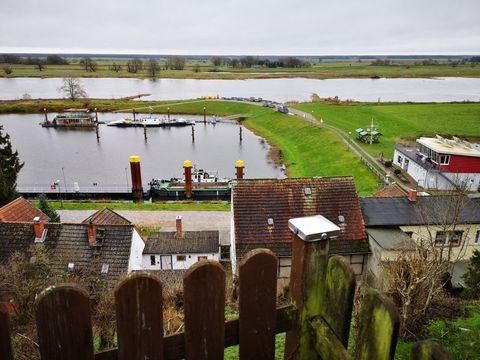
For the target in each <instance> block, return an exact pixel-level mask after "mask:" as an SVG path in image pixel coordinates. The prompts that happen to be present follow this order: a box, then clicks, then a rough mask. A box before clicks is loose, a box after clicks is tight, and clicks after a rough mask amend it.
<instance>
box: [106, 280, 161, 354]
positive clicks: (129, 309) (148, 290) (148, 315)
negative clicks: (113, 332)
mask: <svg viewBox="0 0 480 360" xmlns="http://www.w3.org/2000/svg"><path fill="white" fill-rule="evenodd" d="M115 310H116V318H117V333H118V359H119V360H144V359H150V360H162V359H163V358H164V356H163V349H164V347H163V297H162V284H161V282H160V280H159V279H158V278H157V277H156V276H154V275H151V274H132V275H130V276H128V277H127V278H126V279H125V280H123V281H121V282H120V283H119V284H118V285H117V287H116V288H115Z"/></svg>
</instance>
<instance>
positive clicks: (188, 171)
mask: <svg viewBox="0 0 480 360" xmlns="http://www.w3.org/2000/svg"><path fill="white" fill-rule="evenodd" d="M183 170H184V172H183V174H184V175H185V197H186V198H187V199H191V198H192V196H193V184H192V162H191V161H190V160H185V161H184V162H183Z"/></svg>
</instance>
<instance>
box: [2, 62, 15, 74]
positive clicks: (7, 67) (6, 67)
mask: <svg viewBox="0 0 480 360" xmlns="http://www.w3.org/2000/svg"><path fill="white" fill-rule="evenodd" d="M2 69H3V72H4V73H5V74H7V75H10V74H11V73H12V72H13V68H12V66H11V65H10V64H6V65H3V67H2Z"/></svg>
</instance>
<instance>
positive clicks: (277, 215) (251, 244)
mask: <svg viewBox="0 0 480 360" xmlns="http://www.w3.org/2000/svg"><path fill="white" fill-rule="evenodd" d="M312 215H323V216H324V217H326V218H327V219H328V220H330V221H332V222H333V223H335V224H336V225H337V226H339V227H340V229H341V233H340V235H339V236H338V238H335V239H332V240H331V241H330V251H329V252H330V253H331V254H334V255H342V256H345V257H347V258H348V259H349V260H350V263H351V264H352V266H353V269H354V271H355V273H356V274H357V275H361V274H362V273H363V267H364V264H365V262H366V260H367V256H368V254H369V253H370V250H369V247H368V241H367V234H366V232H365V226H364V223H363V218H362V213H361V209H360V203H359V200H358V196H357V192H356V190H355V184H354V181H353V178H352V177H314V178H296V179H295V178H288V179H243V180H237V182H236V185H235V186H234V188H233V191H232V222H231V224H232V230H231V260H232V269H233V271H235V269H236V266H237V263H238V261H239V260H240V259H241V258H242V257H243V256H244V255H245V254H246V253H247V252H248V251H250V250H252V249H255V248H267V249H270V250H271V251H273V252H274V253H275V255H276V256H277V257H278V259H279V268H278V277H279V280H280V281H279V283H280V284H284V283H287V281H288V279H289V277H290V267H291V257H292V233H291V231H290V230H289V228H288V220H289V219H292V218H298V217H304V216H312Z"/></svg>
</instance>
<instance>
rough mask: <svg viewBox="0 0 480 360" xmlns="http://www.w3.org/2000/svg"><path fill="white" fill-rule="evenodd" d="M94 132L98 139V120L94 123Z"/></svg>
mask: <svg viewBox="0 0 480 360" xmlns="http://www.w3.org/2000/svg"><path fill="white" fill-rule="evenodd" d="M95 133H96V134H97V140H100V134H99V132H98V121H97V123H96V124H95Z"/></svg>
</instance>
